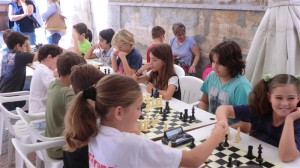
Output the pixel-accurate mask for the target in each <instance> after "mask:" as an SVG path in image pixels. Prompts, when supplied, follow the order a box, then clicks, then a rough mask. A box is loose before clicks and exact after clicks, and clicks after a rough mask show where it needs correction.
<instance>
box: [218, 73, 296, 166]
mask: <svg viewBox="0 0 300 168" xmlns="http://www.w3.org/2000/svg"><path fill="white" fill-rule="evenodd" d="M299 96H300V79H299V78H298V79H297V78H295V77H294V76H292V75H288V74H279V75H276V76H274V77H273V78H265V79H262V80H260V81H259V82H258V83H257V84H256V85H255V87H254V89H253V91H252V92H251V93H250V95H249V105H241V106H229V105H223V106H220V107H219V108H218V109H217V111H216V116H217V120H218V121H227V118H235V119H237V120H241V121H245V122H251V124H252V127H251V131H250V135H251V136H254V137H255V138H257V139H259V140H261V141H264V142H266V143H269V144H271V145H274V146H276V147H278V148H279V157H280V159H281V160H282V161H284V162H289V161H292V160H294V159H296V158H298V157H299V156H300V120H299V119H300V107H299V100H300V97H299ZM297 104H298V107H297Z"/></svg>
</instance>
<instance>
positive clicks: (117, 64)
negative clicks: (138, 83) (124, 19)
mask: <svg viewBox="0 0 300 168" xmlns="http://www.w3.org/2000/svg"><path fill="white" fill-rule="evenodd" d="M112 46H113V47H114V48H115V49H116V51H114V53H113V55H112V57H111V66H112V68H113V70H114V72H118V73H119V74H122V75H126V76H128V77H131V76H132V75H133V74H134V72H135V71H136V70H138V69H139V68H140V67H141V66H142V60H143V58H142V56H141V54H140V53H139V51H138V50H137V49H136V48H134V36H133V34H132V33H131V32H129V31H128V30H125V29H121V30H119V31H117V32H116V34H115V35H114V36H113V38H112Z"/></svg>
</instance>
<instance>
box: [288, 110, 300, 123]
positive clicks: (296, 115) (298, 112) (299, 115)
mask: <svg viewBox="0 0 300 168" xmlns="http://www.w3.org/2000/svg"><path fill="white" fill-rule="evenodd" d="M286 118H291V119H292V120H293V121H295V120H297V119H299V118H300V107H297V109H296V111H294V112H291V113H290V114H288V115H287V117H286Z"/></svg>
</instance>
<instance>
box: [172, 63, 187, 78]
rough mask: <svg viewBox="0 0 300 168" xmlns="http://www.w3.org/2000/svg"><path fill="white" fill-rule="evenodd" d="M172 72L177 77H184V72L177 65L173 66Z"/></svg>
mask: <svg viewBox="0 0 300 168" xmlns="http://www.w3.org/2000/svg"><path fill="white" fill-rule="evenodd" d="M174 70H175V73H176V75H177V76H178V77H182V76H185V72H184V70H183V68H181V67H180V66H179V65H176V64H174Z"/></svg>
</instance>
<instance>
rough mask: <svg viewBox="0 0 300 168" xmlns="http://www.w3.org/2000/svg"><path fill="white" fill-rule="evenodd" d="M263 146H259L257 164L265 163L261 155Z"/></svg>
mask: <svg viewBox="0 0 300 168" xmlns="http://www.w3.org/2000/svg"><path fill="white" fill-rule="evenodd" d="M262 149H263V148H262V146H261V144H259V146H258V156H257V158H256V161H257V162H262V161H263V158H262V157H261V154H262Z"/></svg>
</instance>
